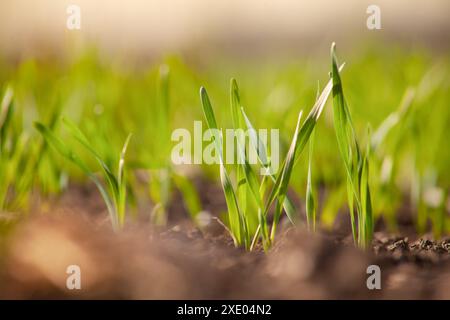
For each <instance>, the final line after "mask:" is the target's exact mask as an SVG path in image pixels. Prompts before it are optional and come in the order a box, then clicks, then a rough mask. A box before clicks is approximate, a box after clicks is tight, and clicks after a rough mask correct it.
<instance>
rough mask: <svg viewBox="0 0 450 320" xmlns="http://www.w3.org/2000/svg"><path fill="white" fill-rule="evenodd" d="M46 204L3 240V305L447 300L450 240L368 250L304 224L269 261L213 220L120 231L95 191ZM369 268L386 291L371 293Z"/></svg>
mask: <svg viewBox="0 0 450 320" xmlns="http://www.w3.org/2000/svg"><path fill="white" fill-rule="evenodd" d="M206 189H207V190H208V192H202V193H201V194H202V201H203V202H204V204H205V207H206V208H208V210H211V208H215V209H216V210H217V208H219V211H220V210H222V209H220V208H222V207H223V205H224V203H223V201H222V200H218V199H221V196H220V192H221V190H220V188H216V186H208V187H206ZM216 194H217V196H215V195H216ZM177 197H178V196H177V195H175V199H174V201H173V203H174V208H175V210H176V211H179V210H182V209H180V208H181V207H182V206H180V199H177ZM41 207H43V208H44V210H43V211H44V212H39V213H35V214H33V215H32V216H31V217H27V218H26V219H23V221H16V222H15V223H14V227H13V230H12V232H10V235H9V236H8V237H7V238H4V239H3V243H2V246H1V247H2V251H3V252H1V255H0V256H1V257H3V260H1V261H0V299H5V298H7V299H38V298H51V299H60V298H81V299H101V298H114V299H450V238H447V239H441V240H439V241H432V240H431V238H429V237H422V238H414V237H413V236H411V235H410V234H409V232H405V233H404V234H408V236H409V238H408V237H404V236H396V235H391V234H389V233H387V232H385V231H383V230H382V229H383V228H382V227H380V228H379V229H381V230H379V231H377V232H376V233H375V235H374V240H373V243H372V247H371V248H370V249H369V250H367V251H366V252H364V251H362V250H360V249H357V248H355V247H354V245H353V243H352V239H351V237H350V236H349V235H348V233H347V234H345V232H335V231H333V232H330V231H319V232H316V233H315V234H311V233H308V232H306V231H305V230H304V229H303V228H302V227H301V226H299V227H296V228H292V227H291V228H284V229H282V230H281V232H280V234H278V236H277V241H276V244H275V245H274V247H273V248H272V249H271V250H270V251H269V252H268V253H267V254H266V253H264V252H262V251H261V250H256V251H254V252H245V251H244V250H242V249H239V248H235V247H234V246H233V243H232V241H231V238H230V237H229V236H228V235H227V233H226V232H225V230H224V229H223V227H222V226H221V225H220V224H219V223H218V222H217V220H215V219H211V220H210V222H209V224H208V225H207V226H205V228H204V229H203V230H202V231H200V230H199V229H198V228H196V227H194V226H193V225H192V224H191V223H190V222H189V220H188V219H186V218H184V219H183V218H181V216H182V215H181V214H180V213H179V212H178V213H176V214H175V218H173V219H169V222H170V223H169V226H167V227H164V228H163V227H155V226H152V225H151V224H150V223H149V221H148V219H147V218H148V217H145V216H144V217H142V216H140V217H139V219H138V223H129V224H127V227H126V228H125V229H124V230H122V231H120V232H116V233H115V232H113V231H112V230H111V227H110V225H109V222H108V220H107V219H106V218H105V217H106V213H105V211H104V208H103V206H102V204H101V200H100V199H98V196H97V195H96V193H95V192H92V190H90V189H82V188H75V189H73V190H71V192H69V193H67V194H65V195H64V196H63V197H62V198H61V199H59V200H57V201H52V202H51V204H48V205H47V209H45V207H46V206H42V203H41ZM174 208H172V209H171V210H170V214H172V215H173V210H174ZM214 213H215V214H216V213H217V212H214ZM345 218H346V217H344V219H345ZM405 230H406V229H405ZM400 234H401V232H400ZM69 265H78V266H80V268H81V275H82V276H81V277H82V278H81V279H82V280H81V282H82V288H81V290H68V289H67V288H66V280H67V277H68V274H66V269H67V267H68V266H69ZM370 265H378V266H379V267H380V270H381V290H376V289H375V290H369V289H368V288H367V284H366V281H367V278H368V277H369V276H370V275H369V274H367V267H368V266H370Z"/></svg>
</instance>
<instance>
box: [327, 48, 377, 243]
mask: <svg viewBox="0 0 450 320" xmlns="http://www.w3.org/2000/svg"><path fill="white" fill-rule="evenodd" d="M331 75H332V80H333V113H334V128H335V132H336V138H337V142H338V147H339V152H340V154H341V158H342V161H343V163H344V167H345V171H346V174H347V196H348V207H349V211H350V218H351V225H352V234H353V239H354V241H355V243H357V244H358V245H359V246H360V247H361V248H367V247H368V245H369V244H370V242H371V241H372V236H373V216H372V202H371V195H370V189H369V160H368V158H369V154H370V143H369V144H368V146H367V149H366V151H365V153H364V154H362V152H361V150H360V147H359V144H358V141H357V139H356V134H355V130H354V127H353V123H352V119H351V115H350V111H349V109H348V107H347V103H346V101H345V98H344V92H343V89H342V81H341V77H340V74H339V70H338V67H337V60H336V53H335V45H334V44H333V45H332V47H331ZM355 211H356V217H355Z"/></svg>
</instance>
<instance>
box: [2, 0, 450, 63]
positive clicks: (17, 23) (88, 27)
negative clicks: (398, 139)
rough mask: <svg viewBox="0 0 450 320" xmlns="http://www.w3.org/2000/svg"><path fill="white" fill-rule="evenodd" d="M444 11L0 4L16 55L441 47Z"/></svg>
mask: <svg viewBox="0 0 450 320" xmlns="http://www.w3.org/2000/svg"><path fill="white" fill-rule="evenodd" d="M70 4H75V5H78V6H79V7H80V8H81V30H78V31H70V30H68V29H67V28H66V19H67V16H68V15H67V14H66V8H67V7H68V6H69V5H70ZM371 4H375V5H378V6H379V7H380V9H381V20H382V29H381V30H373V31H371V30H368V29H367V27H366V20H367V17H368V14H367V13H366V10H367V7H368V6H369V5H371ZM449 12H450V2H449V1H447V0H431V1H422V0H396V1H389V0H377V1H366V0H343V1H327V0H315V1H296V0H279V1H274V0H246V1H242V0H228V1H222V0H216V1H209V0H168V1H160V0H128V1H126V2H124V1H119V0H96V1H90V0H78V1H65V0H58V1H54V0H35V1H27V0H3V1H1V3H0V49H1V51H2V53H3V54H6V55H8V56H9V57H13V58H19V57H23V56H29V55H32V56H35V55H50V54H55V53H73V52H74V50H79V49H82V48H83V47H84V46H86V45H95V46H96V47H98V48H100V49H101V50H102V51H103V52H105V53H108V54H111V53H114V54H117V53H119V54H122V55H126V57H128V58H129V57H130V55H137V56H155V55H161V54H163V53H167V52H171V53H173V52H192V51H195V52H197V50H202V52H203V53H204V51H203V50H206V51H212V52H220V53H223V52H224V51H226V52H230V53H233V54H239V55H247V56H252V55H254V54H261V53H276V54H281V53H296V52H298V51H306V52H308V51H310V50H315V49H317V48H319V49H320V50H322V49H324V48H325V49H326V50H325V51H327V50H328V47H329V44H330V43H331V42H332V41H336V42H337V43H340V44H341V46H342V45H343V44H353V45H358V44H360V43H361V42H367V41H372V40H374V39H379V38H382V39H383V40H385V41H391V42H394V43H401V44H403V45H406V46H414V47H416V46H426V47H432V48H434V49H438V50H445V49H447V48H448V46H449V40H450V39H449V37H450V36H449V34H450V33H449V30H450V19H449V18H448V15H449Z"/></svg>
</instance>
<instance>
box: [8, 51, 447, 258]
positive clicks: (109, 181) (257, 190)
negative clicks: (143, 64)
mask: <svg viewBox="0 0 450 320" xmlns="http://www.w3.org/2000/svg"><path fill="white" fill-rule="evenodd" d="M343 67H344V65H341V66H339V65H338V63H337V59H336V55H335V47H334V44H333V46H332V48H331V72H330V79H329V81H328V83H327V84H326V86H325V87H324V88H323V90H322V91H319V90H318V92H317V97H316V100H315V103H314V105H313V107H312V108H311V110H310V111H309V113H308V115H307V116H306V117H303V111H300V112H299V113H298V117H297V122H296V127H295V131H294V133H293V135H292V138H291V142H290V143H289V145H288V148H287V151H286V153H285V156H284V159H283V161H282V162H281V166H280V169H279V170H278V172H276V173H270V174H266V175H259V174H258V172H260V170H261V169H262V170H266V171H267V172H269V171H270V166H271V159H270V156H269V154H270V152H269V151H270V150H268V148H269V147H268V145H267V144H266V143H265V142H264V141H262V140H261V139H259V137H258V135H257V134H256V129H255V127H254V125H253V123H252V121H251V120H250V117H249V116H248V115H247V113H246V111H245V110H244V107H243V106H242V104H241V97H240V92H239V89H238V85H237V82H236V80H234V79H232V80H231V83H230V102H229V104H230V109H231V119H232V123H233V128H234V129H235V130H238V129H244V130H247V131H248V132H249V133H250V134H249V143H248V145H247V144H246V141H245V140H241V139H238V143H237V149H236V153H235V154H236V158H237V159H238V161H236V163H237V164H235V165H225V163H224V161H223V149H224V146H223V141H222V137H221V135H218V136H215V137H214V145H215V148H216V152H217V155H218V156H219V159H220V161H219V172H220V181H221V185H222V187H223V191H224V195H225V200H226V204H227V213H226V215H224V216H222V218H223V219H222V223H223V225H224V226H225V228H226V229H227V230H228V231H229V234H230V236H231V237H232V239H233V241H234V244H235V245H236V246H240V247H244V248H245V249H247V250H250V251H251V250H253V249H254V248H255V247H256V246H259V245H261V246H262V248H263V249H264V250H268V249H269V248H270V247H271V246H272V245H273V243H274V241H275V237H276V233H277V227H278V226H279V223H280V219H281V218H282V215H283V214H286V216H287V218H288V220H289V221H290V222H291V223H292V224H293V225H295V224H297V223H298V222H299V219H298V216H299V209H298V208H296V207H295V205H294V201H293V200H292V199H291V198H290V196H289V195H288V190H289V189H290V188H291V180H292V177H293V172H294V168H295V167H296V165H297V164H299V163H303V164H304V167H305V169H306V166H307V173H306V180H305V181H304V185H305V191H306V192H305V196H304V199H305V201H304V203H305V210H304V211H305V213H306V219H305V220H306V224H307V227H308V229H309V230H310V231H315V230H316V226H317V225H318V223H319V222H318V221H317V220H318V217H317V216H318V212H319V208H320V207H321V206H320V202H321V200H320V199H319V198H318V197H317V194H318V190H317V188H318V184H317V183H316V182H315V180H314V179H313V177H314V175H315V171H314V169H313V164H314V162H315V161H314V158H315V154H314V150H315V149H316V148H315V147H316V146H317V147H318V146H320V144H321V143H322V142H323V139H322V137H321V136H320V135H317V134H316V133H315V131H316V130H317V129H316V125H317V123H318V121H319V119H320V118H321V115H322V113H323V111H324V109H325V106H326V102H327V101H328V98H329V96H330V95H331V96H332V112H333V126H334V132H335V138H336V139H335V142H336V145H337V148H338V150H339V154H340V158H341V163H342V167H343V170H344V172H345V175H344V179H343V180H344V181H345V183H344V184H343V185H344V187H343V188H344V189H345V192H346V199H347V208H348V212H349V216H350V224H351V229H352V235H353V239H354V242H355V245H357V246H359V247H361V248H367V247H369V246H370V244H371V241H372V237H373V233H374V220H375V212H376V211H382V212H384V213H385V215H386V220H387V221H388V224H389V221H391V222H392V221H393V220H394V224H395V218H394V219H392V216H393V215H395V212H389V210H388V209H387V208H391V209H392V208H394V209H392V210H393V211H395V209H396V208H398V203H397V202H396V201H397V200H396V199H394V197H393V196H392V194H394V193H395V190H396V181H395V179H396V177H397V175H396V171H395V170H398V166H400V165H401V159H402V158H401V155H400V153H398V154H396V152H398V150H397V149H396V148H397V147H398V145H399V144H401V143H402V141H403V139H404V137H405V135H406V134H405V133H406V132H407V131H408V130H409V129H410V128H411V127H412V128H415V129H416V131H414V132H415V135H414V138H416V137H417V143H416V144H415V150H416V157H415V158H414V159H413V162H414V166H413V171H414V172H415V175H414V177H415V179H413V180H412V188H413V192H412V199H411V200H412V201H413V202H414V205H415V206H416V207H417V208H418V212H419V215H418V219H417V225H418V230H419V231H420V232H424V231H425V230H426V223H427V221H428V220H429V219H428V218H431V221H432V222H433V223H432V225H433V230H434V233H435V236H436V237H440V236H442V235H443V234H444V233H445V232H446V231H447V230H448V226H447V225H446V224H447V223H448V217H447V216H446V207H445V197H446V192H445V190H442V189H441V188H438V183H439V181H438V180H437V179H434V180H432V179H431V180H430V179H428V178H427V177H428V175H427V171H426V168H425V167H424V166H423V165H422V163H423V162H424V161H426V160H427V159H428V158H425V160H422V159H423V157H422V156H421V155H420V152H421V150H424V149H426V148H422V147H423V145H420V143H423V142H421V141H422V139H423V136H424V134H423V132H421V131H420V130H419V129H417V127H415V126H417V121H418V119H420V112H421V111H420V110H413V108H412V107H411V105H412V101H413V99H414V98H415V95H416V92H415V91H413V90H411V89H410V90H408V91H407V93H406V94H405V98H404V100H403V102H402V103H401V105H400V108H399V110H398V111H395V112H394V113H392V114H391V115H389V116H388V117H387V118H386V119H385V120H384V121H383V122H382V123H381V125H380V126H379V127H378V128H377V129H376V130H374V133H373V134H371V130H370V127H368V129H367V136H366V137H365V143H364V145H365V146H364V147H363V146H362V145H363V144H362V143H361V140H360V139H359V138H358V137H357V135H356V132H357V130H356V129H355V127H354V124H353V121H352V116H351V113H350V109H349V107H348V105H347V101H346V99H345V97H344V91H343V82H342V79H341V74H340V71H341V70H342V69H343ZM168 76H169V75H168V70H167V68H165V67H164V68H161V69H160V71H159V86H158V90H157V97H158V98H157V102H156V105H157V106H158V113H157V117H156V118H155V120H154V121H153V122H152V123H151V124H150V125H151V126H154V127H156V130H157V134H158V137H157V138H156V137H155V136H153V137H152V139H157V140H160V141H162V144H161V145H166V146H167V145H170V121H171V120H170V114H169V111H170V109H171V108H170V105H171V103H170V101H169V79H168ZM119 82H120V81H119ZM434 83H435V87H431V88H430V87H428V88H427V90H428V91H426V92H425V93H424V92H423V91H424V90H422V92H421V94H422V96H421V99H425V98H424V97H425V96H426V94H432V92H433V90H436V88H438V87H439V82H438V83H437V84H436V82H434ZM420 88H421V87H419V89H420ZM419 91H420V90H419ZM200 102H201V106H202V110H203V114H204V118H205V121H206V124H207V126H208V128H209V129H218V128H219V126H218V124H217V120H216V116H215V113H214V110H213V107H212V104H211V101H210V99H209V96H208V94H207V92H206V89H205V88H204V87H201V89H200ZM58 105H59V107H58V108H56V109H55V110H53V112H52V113H51V114H49V115H47V117H46V121H40V122H35V123H34V127H35V129H36V130H37V131H38V132H39V133H40V134H41V137H39V136H29V135H28V134H27V133H25V130H23V123H24V121H23V119H21V117H23V116H24V115H23V114H20V113H18V111H17V110H15V108H14V92H13V89H12V87H11V86H8V87H7V88H6V90H5V92H4V94H3V100H2V104H1V109H0V209H1V211H4V212H6V211H11V212H12V211H16V210H20V209H23V208H27V205H28V204H27V202H28V201H29V198H30V194H31V193H32V191H33V190H35V189H36V187H39V189H40V190H39V191H40V192H42V193H44V194H45V192H51V191H52V190H53V191H58V190H62V189H63V188H64V185H65V184H66V183H67V182H66V181H67V179H65V175H64V173H65V170H64V167H65V164H62V162H61V158H63V159H65V160H68V161H70V162H71V163H73V164H75V165H76V167H78V169H80V170H81V172H83V173H84V174H85V176H86V177H88V178H89V179H90V180H91V181H92V182H93V183H94V184H95V186H96V187H97V188H98V191H99V192H100V194H101V196H102V198H103V200H104V202H105V205H106V207H107V210H108V212H109V216H110V220H111V223H112V226H113V228H114V229H115V230H120V229H121V228H123V227H124V225H125V222H126V216H127V210H128V208H129V207H130V206H131V205H132V204H133V203H135V202H136V197H137V193H138V191H139V190H138V189H139V188H138V187H136V186H137V185H138V183H137V182H136V177H135V175H134V173H135V171H138V170H145V171H146V172H147V173H149V175H150V177H151V178H150V181H151V182H150V183H149V187H148V194H149V195H150V197H151V198H152V199H153V202H154V204H155V205H154V207H153V210H152V219H153V222H154V223H157V224H164V223H166V219H167V210H168V207H169V205H170V195H171V190H172V189H173V186H175V188H176V189H177V190H179V191H180V192H181V194H182V195H183V199H184V203H185V206H186V208H187V211H188V212H189V213H190V215H191V218H192V220H193V221H194V222H195V223H197V222H198V221H197V217H198V213H199V212H200V211H201V202H200V200H199V195H198V193H197V191H196V189H195V187H194V184H193V183H192V181H191V180H190V179H189V178H187V177H186V176H185V175H183V174H180V173H178V172H177V170H176V168H174V165H173V164H172V163H171V161H170V158H169V151H168V148H167V147H161V148H160V150H159V152H158V159H160V161H159V162H158V164H157V165H151V164H148V163H144V161H143V160H140V159H137V160H136V159H133V160H131V161H129V162H128V160H127V157H126V154H127V149H128V146H129V144H130V141H131V142H133V141H134V137H135V136H136V135H137V134H136V133H135V135H134V136H133V138H131V134H128V136H126V133H125V134H124V135H123V137H126V138H125V139H123V140H124V141H125V142H124V143H123V147H122V149H117V150H115V151H114V152H115V153H116V156H112V155H111V153H114V152H111V148H109V153H110V154H109V155H108V156H104V155H103V154H102V152H101V150H98V149H97V148H96V146H95V143H93V141H95V139H101V138H102V137H88V136H87V135H86V134H85V133H84V132H83V131H82V130H81V129H80V128H79V127H78V125H77V124H76V123H75V122H74V121H72V120H69V117H61V111H62V104H61V103H59V104H58ZM22 112H23V111H22ZM444 118H445V115H444ZM59 119H61V120H59ZM445 121H446V120H444V122H443V125H442V127H445V123H446V122H445ZM60 123H62V124H63V126H64V128H65V129H66V130H65V133H66V134H68V135H69V137H71V138H72V140H73V141H76V142H77V143H78V144H79V145H80V146H81V147H82V149H81V150H80V149H79V148H74V147H73V144H72V143H68V139H67V137H66V136H64V137H63V136H61V135H60V134H59V133H57V128H58V127H59V124H60ZM404 123H407V124H409V127H408V126H406V127H405V125H404ZM398 127H400V129H398ZM396 128H397V131H396V133H395V134H394V135H393V138H392V141H394V142H393V146H394V147H393V149H392V150H390V151H386V150H385V148H383V147H384V146H385V145H387V143H386V137H387V136H388V135H389V133H390V132H392V131H395V129H396ZM42 138H43V139H42ZM142 139H143V138H142V137H141V138H140V140H139V141H142ZM123 140H122V141H123ZM104 144H106V145H107V144H108V142H104ZM132 144H133V143H131V145H132ZM308 144H309V154H308V157H307V158H306V157H302V155H303V151H304V149H305V147H306V146H307V145H308ZM49 146H50V147H51V148H49ZM50 149H52V150H54V151H55V150H56V151H57V154H60V155H61V156H62V157H59V158H58V157H55V153H54V152H50V151H49V150H50ZM250 151H252V152H255V153H256V155H257V158H258V161H259V163H258V165H253V164H250V162H249V158H248V157H249V152H250ZM139 152H140V151H139ZM145 152H147V151H146V150H142V152H141V153H143V154H144V153H145ZM86 155H90V156H91V157H92V159H93V160H94V162H96V163H97V165H98V168H100V170H101V172H102V175H101V177H100V176H99V175H98V174H97V173H96V172H97V170H94V169H92V161H86V160H85V159H86ZM161 159H162V160H161ZM428 160H429V159H428ZM369 167H370V168H371V171H370V172H369ZM372 167H374V172H372ZM127 172H128V173H127ZM19 173H20V174H19ZM373 177H374V178H373ZM371 187H372V189H371ZM444 187H445V185H444ZM430 190H432V191H435V197H434V198H437V199H434V200H435V201H434V203H433V204H432V205H429V202H427V199H426V197H425V196H424V195H426V194H427V192H428V193H430V192H431V191H430ZM439 192H440V194H438V195H436V193H439ZM374 194H375V197H374V199H372V196H373V195H374ZM378 197H379V198H378ZM432 200H433V199H432ZM373 201H375V202H373ZM378 202H379V203H380V205H378V204H377V203H378ZM337 204H338V205H339V206H340V205H341V204H342V203H341V202H339V201H338V202H337ZM333 208H334V209H335V211H337V210H338V209H339V208H338V207H333Z"/></svg>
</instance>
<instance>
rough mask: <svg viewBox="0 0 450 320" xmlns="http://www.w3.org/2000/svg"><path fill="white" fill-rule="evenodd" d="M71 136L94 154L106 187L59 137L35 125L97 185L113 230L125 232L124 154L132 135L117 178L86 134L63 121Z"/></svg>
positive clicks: (40, 125)
mask: <svg viewBox="0 0 450 320" xmlns="http://www.w3.org/2000/svg"><path fill="white" fill-rule="evenodd" d="M62 121H63V123H64V125H65V127H66V129H67V130H68V132H69V134H70V135H71V136H72V138H74V139H75V140H76V141H77V142H78V143H80V144H81V145H82V146H83V147H84V149H85V150H86V151H87V152H88V153H89V154H91V155H92V156H93V157H94V158H95V159H96V161H97V162H98V164H99V165H100V167H101V168H102V172H103V178H104V181H105V182H106V187H105V186H104V184H102V182H101V181H100V179H99V178H98V177H97V176H96V175H95V173H94V172H93V171H92V170H91V169H89V168H88V166H87V165H86V164H85V163H84V162H83V161H82V160H81V158H80V157H79V156H78V155H77V154H76V153H75V152H74V151H73V150H71V149H70V148H69V147H68V146H67V145H66V144H65V143H64V142H63V141H62V140H61V139H60V138H59V137H57V136H56V134H55V133H53V131H51V130H50V129H49V128H48V127H47V126H45V125H43V124H41V123H39V122H36V123H35V127H36V129H37V130H38V131H39V132H40V133H41V134H42V136H43V137H44V138H45V140H46V141H47V143H48V144H49V145H50V146H52V147H53V148H54V149H55V150H56V151H58V152H59V153H60V154H61V155H62V156H63V157H64V158H66V159H67V160H69V161H71V162H72V163H73V164H75V165H76V166H77V167H78V168H79V169H81V170H82V171H83V172H84V173H85V174H86V175H87V177H89V179H91V181H92V182H94V184H95V185H96V187H97V188H98V190H99V192H100V194H101V195H102V198H103V200H104V201H105V204H106V207H107V209H108V213H109V216H110V219H111V223H112V226H113V228H114V229H115V230H117V229H119V228H122V227H123V225H124V223H125V211H126V202H127V201H126V193H127V190H126V180H125V178H126V177H125V154H126V152H127V148H128V144H129V142H130V138H131V134H129V135H128V137H127V138H126V140H125V143H124V145H123V148H122V151H121V153H120V157H119V163H118V168H117V174H114V173H113V170H112V169H111V168H110V167H109V166H108V165H107V164H106V163H105V162H104V161H103V160H102V158H101V156H100V155H99V154H98V153H97V151H96V150H95V148H94V147H93V146H92V145H91V144H90V142H89V140H88V138H87V137H86V136H85V135H84V133H83V132H81V130H80V129H79V128H78V127H77V126H76V125H75V124H74V123H73V122H71V121H70V120H68V119H66V118H63V119H62Z"/></svg>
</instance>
